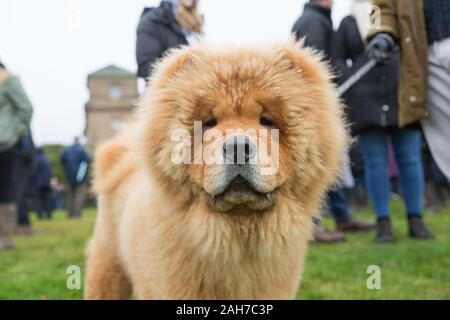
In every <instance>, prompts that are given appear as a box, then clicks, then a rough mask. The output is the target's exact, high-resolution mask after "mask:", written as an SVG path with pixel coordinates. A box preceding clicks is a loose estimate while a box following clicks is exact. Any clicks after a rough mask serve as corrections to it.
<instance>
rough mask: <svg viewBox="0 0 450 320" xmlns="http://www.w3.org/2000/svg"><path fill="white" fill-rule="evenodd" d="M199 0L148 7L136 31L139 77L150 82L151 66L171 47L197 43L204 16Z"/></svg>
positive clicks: (185, 0) (166, 0) (176, 0)
mask: <svg viewBox="0 0 450 320" xmlns="http://www.w3.org/2000/svg"><path fill="white" fill-rule="evenodd" d="M198 2H199V0H170V1H169V0H164V1H161V4H160V6H159V7H156V8H145V9H144V12H143V13H142V16H141V19H140V21H139V25H138V28H137V41H136V59H137V63H138V76H139V77H141V78H144V79H146V80H147V78H148V77H149V75H150V73H151V69H152V64H153V63H154V62H155V61H156V60H157V59H158V58H161V57H162V56H163V54H164V53H165V52H166V51H167V50H169V49H172V48H175V47H178V46H181V45H187V44H190V43H192V42H195V41H198V40H199V38H200V35H201V33H202V28H203V17H202V16H201V15H200V14H199V13H198Z"/></svg>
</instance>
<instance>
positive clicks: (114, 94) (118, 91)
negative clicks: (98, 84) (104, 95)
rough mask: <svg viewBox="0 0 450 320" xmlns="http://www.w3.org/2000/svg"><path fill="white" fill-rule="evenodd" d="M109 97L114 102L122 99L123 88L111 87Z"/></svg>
mask: <svg viewBox="0 0 450 320" xmlns="http://www.w3.org/2000/svg"><path fill="white" fill-rule="evenodd" d="M109 97H110V98H111V99H112V100H119V99H120V98H122V88H121V87H120V86H111V87H110V88H109Z"/></svg>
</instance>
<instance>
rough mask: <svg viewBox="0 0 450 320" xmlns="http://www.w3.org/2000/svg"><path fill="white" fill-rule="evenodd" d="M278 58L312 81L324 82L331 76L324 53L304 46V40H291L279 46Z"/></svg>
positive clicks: (286, 65)
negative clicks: (285, 44) (324, 60)
mask: <svg viewBox="0 0 450 320" xmlns="http://www.w3.org/2000/svg"><path fill="white" fill-rule="evenodd" d="M277 54H278V56H277V58H278V59H279V61H280V62H281V63H283V65H284V66H285V67H286V68H287V69H290V70H294V71H297V72H299V73H300V74H302V75H303V76H305V77H306V78H308V80H309V81H312V82H323V81H324V80H325V81H327V80H329V79H330V78H331V75H330V72H329V68H328V67H327V65H326V64H325V63H324V62H323V55H322V54H321V53H320V52H318V51H315V50H313V49H311V48H306V47H304V46H303V41H300V42H291V44H289V45H287V46H283V47H280V48H278V50H277Z"/></svg>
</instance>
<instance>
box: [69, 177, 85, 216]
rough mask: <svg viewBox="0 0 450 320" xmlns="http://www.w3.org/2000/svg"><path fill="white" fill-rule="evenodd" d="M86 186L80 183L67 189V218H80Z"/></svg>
mask: <svg viewBox="0 0 450 320" xmlns="http://www.w3.org/2000/svg"><path fill="white" fill-rule="evenodd" d="M87 188H88V186H87V184H86V183H80V184H76V185H73V186H70V187H69V197H68V201H67V205H68V209H69V218H79V217H81V211H82V210H83V207H84V203H85V201H86V192H87Z"/></svg>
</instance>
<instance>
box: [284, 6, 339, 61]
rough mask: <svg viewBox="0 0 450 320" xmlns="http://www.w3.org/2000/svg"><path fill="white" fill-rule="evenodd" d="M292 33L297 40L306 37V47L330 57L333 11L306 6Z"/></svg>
mask: <svg viewBox="0 0 450 320" xmlns="http://www.w3.org/2000/svg"><path fill="white" fill-rule="evenodd" d="M292 33H293V34H294V35H295V37H296V39H297V40H299V39H301V38H303V37H304V38H305V45H306V46H308V47H313V48H315V49H317V50H320V51H322V52H324V53H325V54H326V55H327V56H330V49H331V46H330V44H331V38H332V37H333V23H332V21H331V10H330V9H327V8H324V7H321V6H318V5H315V4H311V3H307V4H305V8H304V10H303V13H302V15H301V16H300V18H298V20H297V21H296V22H295V24H294V26H293V27H292Z"/></svg>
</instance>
